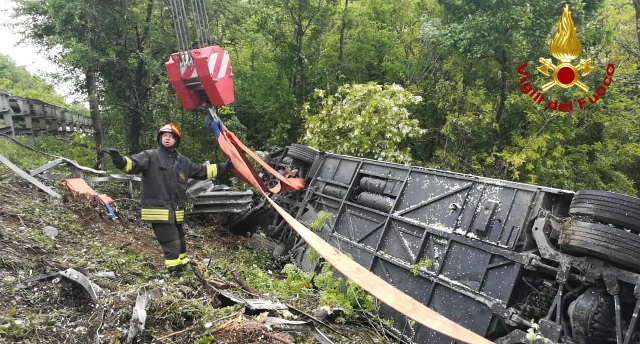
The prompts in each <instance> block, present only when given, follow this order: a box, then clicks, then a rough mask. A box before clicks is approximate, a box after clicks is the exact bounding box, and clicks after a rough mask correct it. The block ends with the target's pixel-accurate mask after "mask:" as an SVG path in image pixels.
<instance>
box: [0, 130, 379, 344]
mask: <svg viewBox="0 0 640 344" xmlns="http://www.w3.org/2000/svg"><path fill="white" fill-rule="evenodd" d="M69 139H70V140H72V141H71V142H75V140H78V144H73V143H72V144H69V143H68V141H66V140H69ZM85 140H86V138H83V137H75V138H66V139H65V140H63V141H60V140H59V138H55V137H39V138H38V140H37V142H36V146H37V147H39V148H38V149H39V150H41V151H45V152H47V153H49V154H53V155H61V156H62V155H63V156H65V157H66V158H69V159H73V160H77V161H78V162H79V163H80V164H82V165H85V166H86V165H88V164H92V162H93V159H94V158H93V154H95V153H94V151H93V150H92V149H91V148H90V147H91V146H90V145H88V144H86V142H85ZM20 141H21V142H23V140H22V139H20ZM0 154H2V155H3V156H5V157H7V158H8V159H10V160H11V161H12V162H14V163H15V164H16V165H18V166H19V167H20V168H22V169H25V170H28V169H32V168H35V167H38V166H41V165H42V164H44V163H46V162H48V161H50V160H51V157H49V156H46V155H43V154H41V153H37V152H34V151H32V150H29V149H26V148H24V147H22V146H19V145H16V144H15V143H12V142H11V141H9V140H0ZM54 172H55V173H56V174H58V175H60V176H68V175H69V171H68V170H66V169H65V168H63V167H59V168H56V169H55V171H54ZM45 182H46V183H47V184H48V185H49V186H51V187H52V188H55V189H56V190H57V191H58V192H60V193H62V190H60V183H59V182H58V181H45ZM94 189H96V190H97V191H98V192H104V193H107V194H108V195H110V196H111V197H112V198H114V199H117V200H122V201H117V205H118V209H119V219H118V220H116V221H111V220H108V219H106V218H104V217H103V216H101V213H100V211H99V210H100V209H98V208H96V207H94V206H91V205H87V204H84V203H82V202H73V201H63V200H55V199H52V198H50V197H47V196H46V194H44V193H43V192H40V191H38V189H37V188H35V187H33V186H32V185H31V184H30V183H29V182H27V181H25V180H23V179H21V178H19V177H17V176H15V175H14V174H13V172H11V171H10V170H9V169H8V168H6V167H5V166H4V165H2V164H0V204H2V208H0V282H1V283H0V286H1V290H0V343H3V340H8V341H9V342H16V341H24V340H28V341H30V342H48V343H63V342H64V343H66V342H88V341H94V339H95V335H96V334H97V335H99V336H100V338H101V341H102V342H103V343H122V342H124V341H125V339H126V334H127V332H128V328H129V321H130V319H131V312H132V307H133V305H134V304H135V301H136V297H137V292H138V289H139V288H140V287H142V286H145V285H147V286H150V287H152V288H156V289H158V290H160V291H161V292H162V296H161V297H160V298H159V299H157V300H153V301H151V302H150V303H149V306H148V308H147V321H146V329H145V331H144V332H143V333H142V334H140V335H139V337H140V338H139V340H140V341H141V342H151V341H156V342H160V341H162V342H165V343H225V342H227V343H252V342H264V343H269V342H274V343H280V341H278V340H276V339H270V338H272V337H271V336H285V337H286V338H288V340H290V341H291V342H293V343H312V342H313V339H312V337H311V335H310V334H309V333H308V332H307V330H306V328H304V327H303V328H297V329H293V330H291V331H288V332H287V333H284V332H280V331H278V330H277V329H272V330H269V329H267V328H266V327H264V324H263V321H264V320H263V319H262V318H261V317H264V315H260V314H253V313H251V312H247V311H246V310H245V309H244V306H243V305H241V304H222V303H221V301H220V300H218V298H217V297H216V296H215V293H213V292H212V291H211V290H209V289H207V288H204V287H203V284H202V281H201V280H200V279H199V278H198V277H197V276H196V275H195V274H194V272H193V271H191V270H189V271H187V272H185V273H184V274H183V275H182V277H180V278H177V277H173V276H170V275H167V274H166V273H165V272H164V266H163V259H162V255H161V252H160V249H159V247H158V244H157V242H156V240H155V238H154V236H153V232H152V231H151V229H150V228H149V226H148V225H145V224H143V223H141V222H140V221H139V219H138V215H137V214H138V213H137V211H138V209H137V205H138V203H137V202H136V201H135V199H136V198H137V196H136V195H135V194H134V195H128V194H127V192H126V190H125V189H126V188H123V184H122V183H120V182H109V183H104V184H96V185H94ZM216 220H217V217H205V218H202V219H198V220H197V221H196V220H189V219H188V228H189V230H188V232H189V235H188V237H187V238H188V241H189V256H190V257H191V259H192V260H193V261H195V262H197V263H198V264H199V265H200V266H202V267H203V268H204V271H205V272H206V274H207V276H208V278H209V279H210V280H213V279H215V280H218V281H222V282H224V283H227V284H228V286H229V289H227V291H229V292H231V293H233V294H236V295H239V296H244V297H246V298H262V299H269V300H273V301H279V302H282V303H285V304H288V305H290V306H292V307H294V309H297V310H302V311H303V312H304V313H306V314H312V313H313V312H314V310H316V309H318V308H320V307H326V309H329V310H331V311H332V312H333V311H335V314H336V316H335V317H332V318H329V319H328V320H330V321H333V322H334V323H333V324H332V326H333V327H334V329H337V330H338V332H340V333H342V334H337V333H335V332H333V331H331V330H328V329H327V328H325V327H320V329H321V330H323V332H325V333H326V334H327V335H329V336H330V337H331V338H332V340H334V342H335V343H353V342H360V343H388V342H390V340H389V339H388V338H385V337H384V336H381V335H379V334H378V333H377V332H376V331H375V330H373V329H372V328H371V327H370V326H368V324H369V323H368V322H369V321H374V322H377V323H378V324H381V323H382V321H381V320H380V319H377V318H375V317H370V316H369V313H370V312H375V311H376V309H377V303H376V301H375V300H374V299H373V298H371V296H369V295H368V294H366V293H364V292H363V291H362V290H361V289H360V288H359V287H357V286H355V285H354V284H352V283H350V282H349V281H345V280H344V279H343V278H341V277H340V276H339V275H337V274H336V273H335V271H334V270H333V269H332V268H330V267H329V266H327V265H323V266H324V267H323V269H322V271H319V272H318V273H305V272H303V271H301V270H299V269H298V268H297V267H296V266H295V265H293V264H290V263H288V262H284V263H283V262H279V261H275V260H273V259H272V258H271V257H270V255H268V254H266V253H264V252H259V251H254V250H252V249H250V248H249V245H248V241H249V240H250V238H246V237H239V236H235V235H233V234H230V233H228V232H227V231H225V230H224V228H222V227H221V226H220V225H219V224H218V223H217V222H216ZM327 220H328V218H326V219H323V220H322V221H321V222H319V224H320V223H324V221H327ZM46 226H52V227H54V228H56V229H57V230H58V235H57V236H56V237H55V238H50V237H47V236H46V235H44V234H43V232H42V230H43V228H44V227H46ZM318 227H321V224H320V225H319V226H318ZM67 268H74V269H76V270H78V271H81V272H83V273H86V274H87V275H88V276H92V275H91V274H93V273H96V272H100V271H111V272H114V273H115V275H116V277H115V278H113V279H107V278H97V277H90V278H91V279H92V281H94V282H95V283H96V284H98V285H99V286H100V287H101V288H102V290H103V292H102V293H101V294H100V295H99V298H100V301H99V302H98V303H97V304H93V303H92V302H90V301H88V300H87V298H86V296H83V295H80V294H82V290H80V291H78V290H75V289H73V290H71V291H69V289H68V288H69V287H68V283H63V282H64V279H61V278H60V277H50V278H45V279H43V280H38V281H28V278H32V277H34V276H38V275H39V274H43V273H51V272H55V271H59V270H64V269H67ZM240 282H242V283H244V284H245V285H246V287H247V288H248V289H250V290H246V289H245V288H243V287H242V286H241V285H240ZM269 316H274V317H284V318H294V319H297V320H307V319H308V318H306V316H305V315H304V314H300V313H296V312H294V311H293V309H291V310H289V311H287V312H275V311H273V312H269ZM363 318H367V319H368V322H367V325H366V326H362V325H363V324H362V322H361V319H363ZM372 319H373V320H372ZM379 327H381V325H380V326H379ZM161 338H162V339H161Z"/></svg>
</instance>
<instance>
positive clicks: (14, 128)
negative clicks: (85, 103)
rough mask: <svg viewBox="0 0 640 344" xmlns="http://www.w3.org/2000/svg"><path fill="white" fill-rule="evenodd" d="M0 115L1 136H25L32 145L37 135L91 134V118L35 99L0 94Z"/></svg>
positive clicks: (2, 92) (0, 92) (3, 92)
mask: <svg viewBox="0 0 640 344" xmlns="http://www.w3.org/2000/svg"><path fill="white" fill-rule="evenodd" d="M0 114H1V115H2V120H3V122H4V123H3V125H2V126H0V133H1V134H5V135H9V136H11V138H14V139H15V138H16V136H17V135H28V136H29V139H30V141H31V143H32V144H34V143H35V136H36V135H38V134H40V133H47V134H53V133H60V132H83V133H92V132H93V124H92V122H91V118H87V117H82V116H81V115H79V114H77V113H73V112H71V111H69V110H67V109H64V108H61V107H59V106H56V105H52V104H48V103H45V102H43V101H40V100H37V99H30V98H22V97H18V96H13V95H11V94H10V93H7V92H5V91H0Z"/></svg>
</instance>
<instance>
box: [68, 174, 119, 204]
mask: <svg viewBox="0 0 640 344" xmlns="http://www.w3.org/2000/svg"><path fill="white" fill-rule="evenodd" d="M62 187H63V188H64V189H65V190H67V191H68V192H69V193H70V194H72V197H78V196H81V195H84V196H88V198H95V199H97V200H98V201H99V202H100V203H102V204H108V205H111V203H113V200H112V199H111V197H109V196H107V195H105V194H98V193H97V192H95V190H93V189H92V188H91V187H90V186H89V184H87V182H86V181H85V180H84V179H82V178H69V179H64V180H63V181H62Z"/></svg>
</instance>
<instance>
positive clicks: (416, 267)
mask: <svg viewBox="0 0 640 344" xmlns="http://www.w3.org/2000/svg"><path fill="white" fill-rule="evenodd" d="M432 266H433V260H431V259H429V258H425V259H423V260H421V261H419V262H418V264H413V265H411V272H412V273H413V275H414V276H418V274H419V273H420V270H422V269H430V268H431V267H432Z"/></svg>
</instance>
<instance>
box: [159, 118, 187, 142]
mask: <svg viewBox="0 0 640 344" xmlns="http://www.w3.org/2000/svg"><path fill="white" fill-rule="evenodd" d="M162 133H172V134H173V135H174V136H175V137H176V147H178V145H179V144H180V139H181V138H182V132H181V131H180V128H178V126H177V125H175V124H173V123H168V124H165V125H163V126H162V127H161V128H160V130H158V137H157V139H158V144H160V137H161V136H162Z"/></svg>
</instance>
